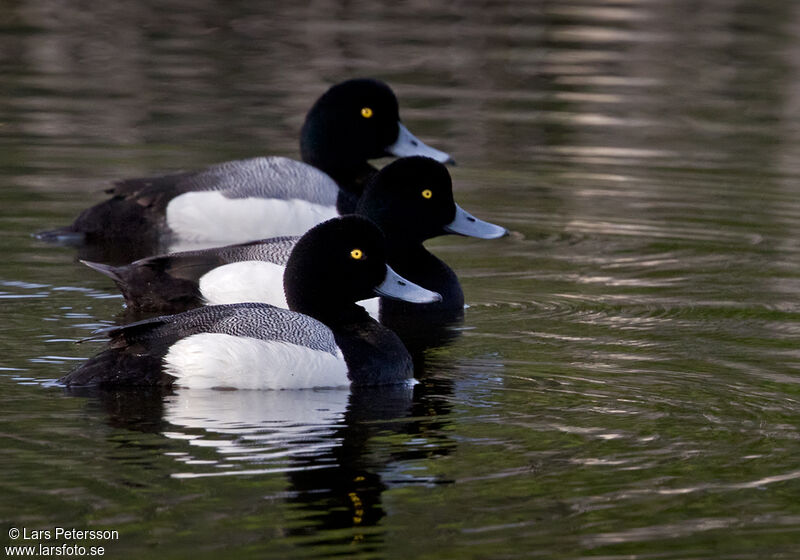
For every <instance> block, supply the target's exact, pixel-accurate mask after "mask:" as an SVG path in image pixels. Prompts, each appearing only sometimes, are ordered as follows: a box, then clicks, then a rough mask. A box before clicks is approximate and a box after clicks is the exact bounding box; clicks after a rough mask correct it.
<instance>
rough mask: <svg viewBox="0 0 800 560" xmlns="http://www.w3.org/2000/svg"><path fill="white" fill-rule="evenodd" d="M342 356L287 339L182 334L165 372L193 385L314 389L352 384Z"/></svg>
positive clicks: (169, 352) (184, 385) (174, 346)
mask: <svg viewBox="0 0 800 560" xmlns="http://www.w3.org/2000/svg"><path fill="white" fill-rule="evenodd" d="M337 354H338V355H337V356H334V355H333V354H330V353H328V352H322V351H319V350H312V349H310V348H306V347H304V346H298V345H296V344H289V343H287V342H277V341H265V340H258V339H256V338H247V337H237V336H231V335H227V334H219V333H201V334H195V335H192V336H189V337H187V338H184V339H181V340H179V341H178V342H176V343H175V344H173V345H172V346H170V349H169V351H168V352H167V355H166V356H164V371H165V372H166V373H168V374H170V375H172V376H174V377H176V378H177V380H176V384H177V385H180V386H181V387H191V388H194V389H213V388H232V389H314V388H322V387H344V386H347V385H350V380H349V379H348V377H347V365H346V364H345V361H344V357H343V356H342V353H341V351H339V352H337Z"/></svg>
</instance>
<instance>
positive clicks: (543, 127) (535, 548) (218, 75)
mask: <svg viewBox="0 0 800 560" xmlns="http://www.w3.org/2000/svg"><path fill="white" fill-rule="evenodd" d="M286 4H292V6H291V7H290V6H286V5H282V4H278V3H275V4H274V5H270V6H269V7H257V6H255V5H254V4H252V3H243V2H235V3H221V2H220V3H217V2H205V1H203V0H199V1H195V2H183V1H180V0H170V1H167V2H138V3H119V4H117V3H110V4H107V5H106V4H102V5H101V3H89V4H86V3H80V2H69V1H67V2H52V1H46V0H38V1H37V0H34V1H26V2H14V1H10V2H1V3H0V16H2V17H0V72H2V85H0V251H1V253H0V256H1V257H2V258H0V409H1V410H2V415H0V437H1V438H2V455H0V525H2V527H0V529H2V531H1V532H0V543H2V544H3V545H5V544H7V542H9V541H10V539H9V537H8V531H9V529H10V528H12V527H14V528H20V529H23V528H25V529H27V530H28V531H31V530H48V529H49V530H53V528H54V527H56V526H61V527H67V528H78V529H108V530H116V531H118V532H119V538H118V539H117V540H108V541H102V542H89V541H87V542H81V541H78V542H71V541H70V544H79V545H80V544H82V545H85V546H87V547H88V546H93V545H94V546H97V545H101V546H105V548H106V551H105V552H106V553H105V556H106V557H109V558H141V557H154V558H185V557H187V556H189V555H191V556H193V557H197V558H225V557H230V558H248V557H261V558H263V557H267V558H329V557H335V556H343V557H358V558H422V559H450V558H452V559H463V558H531V557H536V558H591V559H604V560H610V559H614V560H622V559H631V558H637V559H640V558H647V559H650V558H652V559H688V558H703V559H717V558H726V559H728V558H729V559H747V560H750V559H752V560H755V559H763V558H787V559H792V558H797V557H800V500H798V496H800V441H799V440H800V430H798V424H800V351H798V339H800V304H799V303H798V302H800V258H799V257H800V241H798V240H799V239H800V163H798V162H800V157H799V156H800V4H798V5H795V3H794V2H777V1H763V0H758V1H757V0H741V1H733V0H708V1H705V2H702V3H697V2H689V1H678V2H646V1H637V0H631V1H628V0H618V1H613V2H612V1H602V0H584V1H569V0H568V1H559V2H546V1H537V0H533V1H530V2H523V1H519V0H518V1H516V2H515V1H509V2H468V1H467V2H457V3H453V4H451V5H449V6H444V5H442V6H431V5H429V3H425V2H385V3H376V2H360V1H355V2H336V1H321V2H312V3H309V4H308V5H303V6H300V5H299V4H295V3H286ZM352 76H374V77H377V78H381V79H384V80H386V81H387V82H389V83H390V84H391V85H392V86H393V87H394V89H395V90H396V91H397V93H398V95H399V97H400V103H401V113H402V115H403V118H404V121H405V122H406V124H408V126H409V128H410V129H411V130H412V131H414V132H415V133H416V134H417V135H418V136H419V137H421V138H422V139H423V140H425V141H426V142H428V143H430V144H431V145H433V146H436V147H439V148H441V149H444V150H447V151H448V152H450V153H451V154H452V155H453V156H454V157H455V158H456V159H457V160H458V162H459V166H457V167H455V168H453V169H452V174H453V177H454V181H455V185H456V196H457V199H458V200H459V202H460V203H461V205H462V206H464V207H465V208H466V209H468V210H470V211H471V212H473V213H474V214H476V215H477V216H479V217H481V218H484V219H487V220H490V221H493V222H496V223H500V224H503V225H505V226H506V227H508V228H509V229H511V230H513V232H514V233H513V235H512V236H511V237H509V238H505V239H502V240H498V241H493V242H481V241H475V240H467V239H460V238H453V237H450V238H442V239H439V240H435V241H434V242H432V243H430V246H431V247H432V249H433V250H434V251H435V252H436V253H437V254H438V255H439V256H441V257H442V258H444V259H445V260H446V261H447V262H448V263H449V264H450V265H451V266H452V267H453V268H454V269H455V270H456V271H457V272H458V274H459V276H460V278H461V280H462V284H463V286H464V291H465V293H466V296H467V301H468V303H469V305H470V308H469V309H468V311H467V315H466V320H465V323H464V327H463V332H462V333H461V336H460V337H459V338H457V339H456V340H455V341H453V342H452V343H451V344H449V345H448V346H445V347H441V348H435V349H432V350H430V351H429V352H428V353H427V355H426V359H425V363H424V366H423V367H422V368H421V370H420V371H419V372H418V375H419V377H420V381H421V382H420V383H419V384H418V385H416V386H415V387H414V388H413V390H405V391H404V390H393V391H390V390H384V391H378V392H371V393H349V392H341V391H318V392H300V393H301V394H293V393H291V392H282V393H269V392H248V391H238V392H209V393H206V392H203V391H187V390H182V391H181V390H179V391H176V392H175V393H174V394H171V395H167V396H162V395H150V394H146V393H142V392H135V393H116V394H115V393H111V394H88V395H80V394H77V395H76V394H67V393H65V391H64V390H63V389H62V388H60V387H57V386H53V384H52V381H53V380H54V379H56V378H58V377H59V376H61V375H63V374H64V373H65V372H66V371H68V370H69V369H70V368H71V367H72V366H73V365H74V364H75V363H77V361H78V360H81V359H84V358H86V357H88V356H90V355H92V354H93V353H95V352H97V351H98V350H99V349H100V348H101V345H100V344H99V343H94V342H90V343H84V344H80V345H77V344H75V341H77V340H79V339H81V338H84V337H86V336H88V334H89V333H90V332H91V331H92V330H94V329H96V328H98V327H100V326H103V325H107V324H110V323H113V322H114V321H115V320H116V317H117V316H118V314H119V313H120V311H121V306H122V300H121V298H120V297H119V296H118V295H117V292H116V290H115V289H114V287H113V285H111V283H110V282H109V281H107V279H105V278H103V277H100V276H99V275H97V274H96V273H94V272H93V271H91V270H89V269H87V268H85V267H83V266H81V265H80V264H79V263H77V262H76V260H75V259H76V252H75V250H74V249H71V248H68V247H56V246H50V245H46V244H43V243H41V242H38V241H36V240H35V239H33V238H32V237H31V233H33V232H34V231H37V230H40V229H45V228H48V227H52V226H55V225H61V224H65V223H67V222H69V221H71V220H72V219H73V218H74V216H75V215H76V214H77V213H78V212H79V211H80V210H81V209H83V208H84V207H86V206H88V205H90V204H92V203H94V202H96V201H99V200H101V199H102V198H103V197H102V194H101V193H100V191H101V189H102V188H104V187H105V186H106V185H107V184H108V183H109V181H111V180H113V179H115V178H120V177H127V176H137V175H147V174H151V173H155V172H166V171H172V170H177V169H192V168H197V167H202V166H204V165H207V164H210V163H214V162H218V161H223V160H226V159H231V158H237V157H250V156H255V155H262V154H275V155H285V156H292V157H296V156H297V152H298V148H297V135H298V131H299V128H300V125H301V123H302V119H303V115H304V113H305V111H306V109H307V108H308V107H309V105H310V103H311V102H312V101H313V100H314V99H315V98H316V97H317V96H318V95H319V94H320V93H321V92H322V91H324V89H325V88H326V87H327V86H328V85H329V84H331V83H333V82H336V81H339V80H341V79H345V78H348V77H352ZM13 542H14V543H15V544H31V543H32V544H37V545H38V544H39V543H40V542H41V543H43V544H46V545H60V544H63V543H64V542H67V541H64V540H59V541H56V540H51V541H46V540H42V539H39V540H33V541H27V542H26V541H24V540H23V539H18V540H16V541H13ZM4 552H5V551H4Z"/></svg>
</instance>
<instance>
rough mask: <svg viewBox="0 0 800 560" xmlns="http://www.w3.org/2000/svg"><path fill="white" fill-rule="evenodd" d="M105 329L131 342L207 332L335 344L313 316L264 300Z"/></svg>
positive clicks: (333, 348) (330, 347) (316, 346)
mask: <svg viewBox="0 0 800 560" xmlns="http://www.w3.org/2000/svg"><path fill="white" fill-rule="evenodd" d="M107 332H108V334H109V335H110V336H112V338H117V337H118V336H120V335H122V336H124V337H125V339H126V340H127V341H128V343H131V344H132V343H135V342H139V341H142V342H145V341H147V340H151V341H162V342H165V343H166V344H168V345H169V344H172V343H173V342H175V341H177V340H178V339H179V338H184V337H187V336H191V335H193V334H198V333H204V332H208V333H220V334H229V335H232V336H246V337H250V338H256V339H259V340H265V341H272V340H274V341H278V342H288V343H290V344H297V345H299V346H305V347H307V348H311V349H313V350H320V351H323V352H329V353H330V354H333V355H336V353H337V348H338V347H337V345H336V341H335V340H334V337H333V333H332V332H331V330H330V329H329V328H328V327H326V326H325V325H323V324H322V323H320V322H319V321H317V320H316V319H313V318H311V317H308V316H306V315H303V314H301V313H295V312H293V311H289V310H288V309H281V308H279V307H274V306H272V305H269V304H266V303H236V304H228V305H212V306H208V307H200V308H197V309H192V310H190V311H187V312H185V313H181V314H179V315H167V316H163V317H156V318H153V319H145V320H143V321H138V322H136V323H131V324H129V325H123V326H121V327H118V328H114V329H109V330H108V331H107Z"/></svg>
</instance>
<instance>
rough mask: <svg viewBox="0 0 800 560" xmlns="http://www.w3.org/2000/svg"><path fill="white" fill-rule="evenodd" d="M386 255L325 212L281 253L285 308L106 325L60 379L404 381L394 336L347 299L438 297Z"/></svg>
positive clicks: (242, 383) (363, 233) (273, 384)
mask: <svg viewBox="0 0 800 560" xmlns="http://www.w3.org/2000/svg"><path fill="white" fill-rule="evenodd" d="M386 256H387V255H386V242H385V239H384V236H383V234H382V233H381V231H380V230H379V229H378V228H377V226H375V225H374V224H373V223H372V222H371V221H369V220H368V219H366V218H362V217H359V216H345V217H342V218H335V219H332V220H329V221H327V222H324V223H323V224H320V225H318V226H316V227H314V228H312V229H311V230H310V231H309V232H308V233H306V234H305V235H304V236H303V237H302V238H301V239H300V240H299V241H298V242H297V245H296V246H295V247H294V249H293V251H292V254H291V256H290V257H289V262H288V263H287V266H286V273H285V279H284V283H285V288H286V296H287V300H288V303H289V307H290V310H286V309H281V308H277V307H274V306H271V305H269V304H263V303H240V304H231V305H216V306H207V307H200V308H197V309H193V310H191V311H187V312H185V313H181V314H178V315H167V316H162V317H157V318H154V319H147V320H144V321H139V322H136V323H132V324H129V325H125V326H121V327H113V328H110V329H107V330H106V331H105V332H106V334H107V335H108V336H110V338H111V340H110V343H109V347H108V349H106V350H104V351H103V352H101V353H100V354H98V355H97V356H95V357H93V358H91V359H89V360H88V361H87V362H85V363H83V364H82V365H81V366H79V367H78V368H76V369H75V370H73V371H72V372H70V373H69V374H67V375H66V376H64V377H63V378H62V379H61V381H62V382H63V383H65V384H66V385H69V386H85V385H95V386H106V387H108V386H123V385H134V386H135V385H162V386H171V385H173V384H177V385H180V386H184V387H198V388H215V387H217V388H240V389H303V388H314V387H338V386H343V385H350V384H355V385H381V384H393V383H400V382H403V381H406V380H408V379H410V378H411V376H412V374H413V365H412V360H411V357H410V355H409V353H408V351H407V350H406V348H405V347H404V346H403V343H402V342H401V341H400V339H399V338H398V337H397V336H396V335H395V334H394V333H393V332H392V331H390V330H389V329H387V328H385V327H383V326H382V325H380V324H379V323H377V322H376V321H374V320H373V319H371V318H370V317H369V315H368V314H367V313H366V311H365V310H364V309H363V308H361V307H359V306H358V305H356V303H355V302H356V301H357V300H360V299H364V298H367V297H370V296H371V295H372V294H378V295H381V296H384V297H397V298H402V299H404V300H406V301H409V302H416V303H423V304H424V303H430V302H435V301H438V300H439V299H440V296H439V294H437V293H435V292H431V291H429V290H426V289H424V288H421V287H420V286H417V285H416V284H414V283H412V282H409V281H408V280H406V279H404V278H402V277H400V276H399V275H397V273H395V272H394V271H393V270H392V269H391V268H390V267H389V266H388V265H387V261H386Z"/></svg>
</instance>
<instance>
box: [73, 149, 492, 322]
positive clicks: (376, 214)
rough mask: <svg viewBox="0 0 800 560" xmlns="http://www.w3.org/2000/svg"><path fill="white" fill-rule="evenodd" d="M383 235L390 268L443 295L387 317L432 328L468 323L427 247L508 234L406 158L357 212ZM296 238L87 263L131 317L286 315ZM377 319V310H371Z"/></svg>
mask: <svg viewBox="0 0 800 560" xmlns="http://www.w3.org/2000/svg"><path fill="white" fill-rule="evenodd" d="M356 211H357V213H358V214H360V215H362V216H365V217H368V218H369V219H371V220H372V221H373V222H375V224H376V225H378V227H379V228H380V229H381V230H382V231H383V232H384V234H385V235H386V239H387V246H388V259H389V264H390V266H392V267H393V268H395V269H396V268H398V267H399V268H401V269H402V270H403V273H402V274H403V275H404V276H406V277H408V278H409V279H412V280H413V281H414V282H416V283H417V284H419V285H421V286H425V287H429V288H430V289H432V290H434V291H436V292H438V293H440V294H441V295H442V301H441V302H438V303H436V304H428V305H422V306H420V305H414V306H411V307H410V308H399V307H396V306H394V305H393V304H392V303H391V301H390V300H386V301H384V302H383V303H382V305H381V307H382V309H383V310H384V315H385V316H386V317H387V320H390V317H391V315H396V316H407V317H419V316H420V315H427V317H426V318H425V322H426V324H430V323H431V322H432V321H434V322H437V323H442V322H451V321H453V320H456V319H458V318H460V317H461V315H462V314H463V309H464V294H463V291H462V289H461V286H460V284H459V282H458V278H457V277H456V274H455V272H453V270H452V269H451V268H450V267H449V266H447V264H446V263H444V262H443V261H441V260H440V259H438V258H436V257H435V256H434V255H432V254H431V253H430V252H429V251H427V250H426V249H425V247H424V246H423V242H424V241H426V240H428V239H431V238H433V237H436V236H439V235H445V234H458V235H464V236H470V237H477V238H482V239H494V238H497V237H501V236H503V235H505V234H506V229H505V228H503V227H501V226H497V225H494V224H491V223H489V222H485V221H483V220H480V219H478V218H476V217H474V216H472V215H471V214H469V213H468V212H466V211H465V210H464V209H463V208H461V206H459V205H458V204H457V203H456V202H455V200H454V198H453V185H452V180H451V178H450V174H449V173H448V171H447V168H446V167H445V166H444V165H442V164H441V163H438V162H436V161H435V160H432V159H430V158H425V157H421V156H415V157H408V158H401V159H398V160H397V161H395V162H392V163H390V164H389V165H387V166H386V167H384V168H383V169H382V170H381V171H380V172H379V173H378V174H377V175H376V176H375V177H374V178H373V180H372V181H371V182H370V184H369V185H368V186H367V187H366V189H365V190H364V193H363V195H362V197H361V200H360V202H359V204H358V206H357V208H356ZM296 241H297V238H296V237H279V238H271V239H264V240H260V241H253V242H249V243H242V244H237V245H229V246H225V247H218V248H211V249H203V250H199V251H189V252H181V253H172V254H167V255H159V256H155V257H149V258H146V259H142V260H139V261H136V262H133V263H131V264H129V265H125V266H118V267H115V266H109V265H104V264H99V263H92V262H86V263H85V264H87V265H88V266H90V267H92V268H94V269H96V270H98V271H99V272H101V273H103V274H105V275H107V276H109V277H111V278H112V279H113V280H114V281H115V282H116V284H117V285H118V286H119V288H120V290H121V291H122V293H123V295H124V296H125V301H126V304H127V306H128V309H129V310H132V311H134V312H149V311H161V312H164V311H167V312H171V311H181V310H185V309H190V308H193V307H197V306H199V305H202V304H204V303H205V304H222V303H237V302H244V301H260V302H266V303H271V304H273V305H277V306H279V307H287V302H286V299H285V294H284V290H283V270H284V266H285V264H286V261H287V258H288V255H289V254H290V252H291V250H292V247H293V246H294V244H295V243H296ZM368 306H369V308H370V309H371V310H372V311H373V315H374V316H375V317H377V316H378V311H377V309H378V302H377V301H373V302H370V303H369V304H368Z"/></svg>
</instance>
